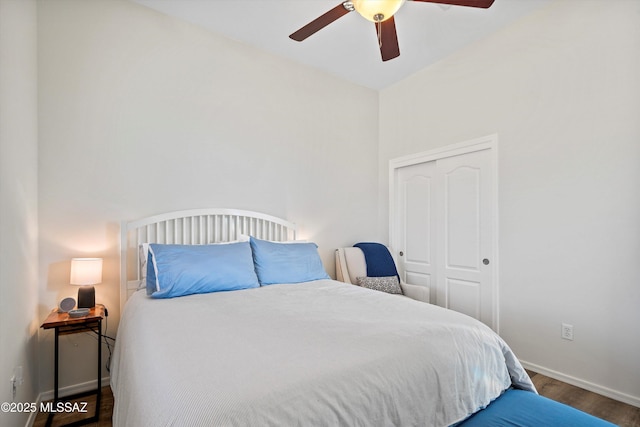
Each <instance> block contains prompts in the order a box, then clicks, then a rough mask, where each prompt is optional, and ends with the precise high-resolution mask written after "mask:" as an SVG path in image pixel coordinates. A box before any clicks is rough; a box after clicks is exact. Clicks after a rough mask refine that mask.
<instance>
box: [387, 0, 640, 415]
mask: <svg viewBox="0 0 640 427" xmlns="http://www.w3.org/2000/svg"><path fill="white" fill-rule="evenodd" d="M639 75H640V2H639V1H637V0H634V1H606V0H598V1H594V0H589V1H584V0H580V1H578V0H571V1H568V0H567V1H558V2H553V4H551V5H550V6H549V7H546V8H544V9H543V10H541V11H540V12H539V13H536V14H535V15H533V16H529V17H527V18H525V19H523V20H521V21H519V22H518V23H517V24H514V25H512V26H510V27H509V28H507V29H505V30H504V31H501V32H499V33H497V34H494V35H492V36H490V37H489V38H487V39H485V40H483V41H481V42H479V43H477V44H475V45H473V46H470V47H468V48H466V49H464V50H463V51H460V52H458V53H457V54H455V55H453V56H451V57H449V58H447V59H445V60H443V61H441V62H440V63H438V64H436V65H434V66H432V67H430V68H427V69H425V70H422V71H421V72H419V73H417V74H416V75H414V76H412V77H411V78H408V79H406V80H404V81H402V82H400V83H398V84H396V85H395V86H393V87H391V88H388V89H386V90H384V91H382V92H381V95H380V159H379V166H380V199H381V200H382V201H384V200H387V198H388V190H387V189H388V177H387V164H388V161H389V159H392V158H395V157H399V156H402V155H407V154H410V153H415V152H420V151H425V150H429V149H432V148H435V147H440V146H444V145H447V144H451V143H456V142H461V141H465V140H470V139H473V138H477V137H481V136H484V135H488V134H492V133H497V134H498V135H499V199H500V200H499V209H500V217H499V226H500V325H501V333H502V335H503V336H504V338H505V339H506V340H507V342H508V343H509V344H510V345H511V346H512V347H513V348H514V350H515V351H516V353H517V355H518V356H519V357H520V358H521V359H523V360H524V361H526V362H528V363H529V366H531V367H534V368H537V369H539V370H544V371H546V372H549V373H552V374H554V375H556V376H560V377H562V378H564V379H565V380H569V381H573V382H575V383H578V384H581V385H583V386H586V387H590V388H592V389H596V390H598V391H600V392H604V393H606V394H609V395H612V396H614V397H617V398H619V399H622V400H625V401H628V402H631V403H634V404H636V405H639V404H640V357H638V355H640V333H638V325H640V310H639V309H638V307H640V286H638V284H639V283H640V268H639V267H638V265H639V264H638V260H639V259H640V187H639V183H640V167H639V166H638V164H639V162H640V120H639V118H640V79H638V76H639ZM387 217H388V210H387V204H384V203H383V204H382V213H381V215H380V218H381V223H380V229H381V232H385V231H386V230H387ZM562 322H567V323H570V324H573V325H574V335H575V339H574V341H566V340H561V339H560V325H561V323H562Z"/></svg>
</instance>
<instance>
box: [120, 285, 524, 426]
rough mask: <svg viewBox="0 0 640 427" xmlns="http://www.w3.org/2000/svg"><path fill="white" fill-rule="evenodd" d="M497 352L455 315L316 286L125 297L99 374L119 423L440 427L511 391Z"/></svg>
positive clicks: (520, 372) (495, 342) (511, 363)
mask: <svg viewBox="0 0 640 427" xmlns="http://www.w3.org/2000/svg"><path fill="white" fill-rule="evenodd" d="M512 383H513V384H515V385H516V386H518V387H520V388H524V389H528V390H535V389H534V387H533V385H532V383H531V381H530V380H529V377H528V375H527V374H526V372H525V371H524V369H523V368H522V366H521V365H520V363H519V362H518V361H517V359H516V358H515V356H514V355H513V353H512V352H511V350H510V349H509V347H508V346H507V344H506V343H505V342H504V341H503V340H502V339H501V338H500V337H499V336H498V335H496V334H495V333H494V332H493V331H491V329H489V328H488V327H486V326H485V325H483V324H482V323H480V322H477V321H476V320H474V319H471V318H470V317H467V316H465V315H462V314H459V313H456V312H453V311H450V310H445V309H443V308H440V307H437V306H434V305H430V304H425V303H422V302H418V301H414V300H411V299H409V298H403V297H400V296H392V295H387V294H383V293H380V292H376V291H370V290H367V289H363V288H359V287H357V286H353V285H346V284H343V283H340V282H335V281H331V280H321V281H316V282H309V283H303V284H295V285H272V286H267V287H262V288H258V289H248V290H242V291H232V292H220V293H214V294H204V295H192V296H187V297H181V298H174V299H169V300H155V299H150V298H148V297H147V296H146V295H144V293H143V292H138V293H136V294H135V295H134V296H132V297H131V299H130V300H129V302H128V303H127V306H126V308H125V310H124V313H123V316H122V319H121V323H120V329H119V331H118V337H117V342H116V348H115V353H114V355H113V363H112V370H111V386H112V388H113V391H114V395H115V408H114V413H113V424H114V426H116V427H122V426H136V427H137V426H168V425H172V426H269V425H270V426H394V425H395V426H448V425H451V424H453V423H456V422H458V421H461V420H463V419H464V418H466V417H467V416H468V415H469V414H471V413H473V412H475V411H477V410H478V409H479V408H481V407H484V406H486V405H488V404H489V403H490V402H491V401H492V400H493V399H495V398H496V397H497V396H499V395H500V394H501V392H503V391H504V390H505V389H507V388H508V387H509V386H511V384H512Z"/></svg>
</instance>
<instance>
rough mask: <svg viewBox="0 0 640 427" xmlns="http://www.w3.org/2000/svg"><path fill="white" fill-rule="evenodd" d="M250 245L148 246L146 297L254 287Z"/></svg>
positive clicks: (243, 243)
mask: <svg viewBox="0 0 640 427" xmlns="http://www.w3.org/2000/svg"><path fill="white" fill-rule="evenodd" d="M259 286H260V284H259V283H258V278H257V276H256V272H255V270H254V269H253V259H252V257H251V246H250V245H249V242H241V243H229V244H218V245H161V244H155V243H152V244H150V245H149V259H148V262H147V294H148V295H151V296H152V297H153V298H173V297H179V296H183V295H191V294H203V293H208V292H218V291H233V290H237V289H248V288H257V287H259Z"/></svg>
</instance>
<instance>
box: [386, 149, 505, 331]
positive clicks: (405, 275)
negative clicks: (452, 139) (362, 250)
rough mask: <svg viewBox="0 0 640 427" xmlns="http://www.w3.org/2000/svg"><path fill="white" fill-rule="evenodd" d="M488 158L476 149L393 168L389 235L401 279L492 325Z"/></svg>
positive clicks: (491, 198)
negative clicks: (426, 289)
mask: <svg viewBox="0 0 640 427" xmlns="http://www.w3.org/2000/svg"><path fill="white" fill-rule="evenodd" d="M493 159H494V156H493V153H492V151H491V149H479V150H476V151H471V152H462V153H459V154H458V153H455V155H450V154H444V155H443V156H442V157H441V158H436V159H434V160H429V161H424V162H419V163H418V162H416V163H415V164H411V165H406V166H399V167H397V168H395V169H394V173H393V175H392V176H393V180H394V183H393V191H394V200H392V203H393V204H394V209H393V213H392V218H391V221H392V223H391V224H392V227H391V234H392V236H391V241H392V249H393V250H394V255H395V258H396V260H397V264H398V269H399V272H400V274H401V277H402V279H403V280H404V281H405V282H406V283H409V284H414V285H421V286H426V287H428V288H429V294H430V301H431V303H433V304H437V305H439V306H442V307H446V308H450V309H452V310H455V311H459V312H462V313H465V314H468V315H469V316H472V317H474V318H476V319H478V320H480V321H482V322H484V323H485V324H487V325H488V326H489V327H491V328H493V329H494V330H497V327H498V324H497V307H496V298H495V296H496V285H495V277H494V271H495V264H494V262H495V255H494V254H495V251H496V250H497V248H495V247H494V242H495V241H497V239H495V236H494V233H495V232H497V230H494V225H493V224H494V215H495V214H496V213H497V212H494V209H495V206H496V203H495V197H496V196H497V195H496V194H494V183H493V182H492V181H493V179H494V171H493V168H494V167H495V165H493Z"/></svg>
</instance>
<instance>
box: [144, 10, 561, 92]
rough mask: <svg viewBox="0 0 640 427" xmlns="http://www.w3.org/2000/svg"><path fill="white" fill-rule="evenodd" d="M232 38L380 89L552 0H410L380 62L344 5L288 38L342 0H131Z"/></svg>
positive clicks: (366, 31)
mask: <svg viewBox="0 0 640 427" xmlns="http://www.w3.org/2000/svg"><path fill="white" fill-rule="evenodd" d="M133 1H135V2H136V3H139V4H141V5H145V6H148V7H150V8H153V9H156V10H158V11H160V12H162V13H165V14H167V15H171V16H174V17H177V18H181V19H184V20H186V21H188V22H191V23H194V24H197V25H200V26H202V27H204V28H207V29H208V30H210V31H212V32H214V33H217V34H221V35H223V36H225V37H228V38H230V39H233V40H236V41H240V42H242V43H246V44H248V45H251V46H254V47H256V48H258V49H262V50H265V51H268V52H271V53H274V54H276V55H280V56H283V57H285V58H289V59H291V60H293V61H296V62H299V63H303V64H306V65H309V66H311V67H314V68H317V69H321V70H324V71H326V72H328V73H330V74H332V75H335V76H338V77H340V78H343V79H346V80H348V81H351V82H354V83H356V84H359V85H362V86H365V87H369V88H372V89H382V88H385V87H387V86H389V85H391V84H393V83H395V82H397V81H400V80H402V79H404V78H405V77H407V76H409V75H411V74H413V73H415V72H416V71H418V70H420V69H422V68H425V67H427V66H428V65H430V64H433V63H434V62H436V61H438V60H440V59H442V58H444V57H446V56H448V55H450V54H451V53H452V52H454V51H456V50H457V49H460V48H461V47H464V46H466V45H468V44H470V43H472V42H473V41H475V40H478V39H480V38H483V37H485V36H487V35H488V34H491V33H493V32H495V31H497V30H499V29H500V28H502V27H504V26H506V25H508V24H509V23H511V22H513V21H514V20H516V19H518V18H520V17H522V16H524V15H525V14H528V13H531V12H532V11H534V10H535V9H537V8H539V7H541V6H543V5H545V4H547V3H549V2H550V1H552V0H496V1H495V3H494V4H493V5H492V6H491V7H490V8H489V9H478V8H471V7H461V6H445V5H439V4H433V3H422V2H413V1H407V2H406V3H405V4H404V6H403V7H402V9H400V10H399V11H398V13H397V14H396V15H395V21H396V28H397V33H398V41H399V44H400V57H398V58H396V59H393V60H390V61H387V62H382V60H381V59H380V50H379V48H378V41H377V37H376V31H375V27H374V24H373V23H371V22H369V21H367V20H365V19H364V18H362V17H361V16H360V15H359V14H358V13H356V12H353V13H349V14H347V15H345V16H343V17H342V18H340V19H338V20H337V21H335V22H333V23H332V24H330V25H329V26H327V27H325V28H324V29H322V30H320V31H319V32H317V33H316V34H314V35H312V36H311V37H309V38H308V39H306V40H305V41H303V42H296V41H293V40H291V39H289V37H288V36H289V34H291V33H293V32H294V31H296V30H297V29H299V28H300V27H302V26H303V25H306V24H307V23H308V22H310V21H312V20H313V19H315V18H317V17H318V16H320V15H321V14H323V13H325V12H327V11H328V10H329V9H332V8H333V7H335V6H336V5H338V4H340V3H341V1H340V0H133Z"/></svg>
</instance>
